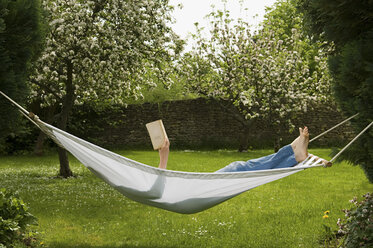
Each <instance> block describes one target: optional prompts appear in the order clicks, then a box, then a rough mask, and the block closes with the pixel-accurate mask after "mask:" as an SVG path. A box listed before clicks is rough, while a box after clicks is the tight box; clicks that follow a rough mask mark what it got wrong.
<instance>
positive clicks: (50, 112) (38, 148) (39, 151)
mask: <svg viewBox="0 0 373 248" xmlns="http://www.w3.org/2000/svg"><path fill="white" fill-rule="evenodd" d="M41 111H42V110H39V112H41ZM45 111H46V112H47V113H46V115H45V121H46V122H47V123H49V124H52V123H53V122H54V121H55V120H56V116H55V115H54V113H55V111H56V105H52V106H49V107H48V108H46V109H45ZM46 138H47V135H46V134H45V133H44V132H43V131H40V133H39V136H38V139H37V140H36V143H35V147H34V154H35V155H37V156H42V155H43V153H44V150H43V148H44V141H45V139H46Z"/></svg>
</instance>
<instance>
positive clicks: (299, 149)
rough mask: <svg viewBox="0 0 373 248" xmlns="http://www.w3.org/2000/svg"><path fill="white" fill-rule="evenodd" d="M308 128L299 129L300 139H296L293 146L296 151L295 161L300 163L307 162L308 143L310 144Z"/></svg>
mask: <svg viewBox="0 0 373 248" xmlns="http://www.w3.org/2000/svg"><path fill="white" fill-rule="evenodd" d="M309 137H310V135H309V133H308V128H307V127H304V128H303V129H302V128H299V137H298V138H296V139H295V140H294V141H293V143H294V144H293V143H291V146H292V148H293V150H294V155H295V160H296V161H297V162H298V163H299V162H302V161H303V160H305V159H306V158H307V156H308V143H309Z"/></svg>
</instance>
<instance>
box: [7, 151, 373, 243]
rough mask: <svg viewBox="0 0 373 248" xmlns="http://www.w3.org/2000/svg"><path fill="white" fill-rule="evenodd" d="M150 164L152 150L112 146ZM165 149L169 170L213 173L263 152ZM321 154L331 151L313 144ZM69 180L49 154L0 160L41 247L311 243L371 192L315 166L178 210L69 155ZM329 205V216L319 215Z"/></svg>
mask: <svg viewBox="0 0 373 248" xmlns="http://www.w3.org/2000/svg"><path fill="white" fill-rule="evenodd" d="M118 152H119V153H120V154H122V155H124V156H127V157H129V158H132V159H135V160H138V161H141V162H143V163H146V164H150V165H153V166H156V164H157V162H158V158H157V156H158V155H157V153H156V152H153V151H134V150H131V151H127V150H122V151H118ZM270 152H271V151H270V150H257V151H250V152H248V153H237V152H234V151H227V150H223V151H172V153H171V156H170V161H169V168H170V169H173V170H184V171H206V172H207V171H214V170H217V169H219V168H221V167H223V166H224V165H226V164H228V163H230V162H232V161H235V160H247V159H249V158H254V157H258V156H262V155H266V154H269V153H270ZM311 152H312V153H314V154H317V155H319V156H322V157H324V158H328V154H329V153H330V150H328V149H313V150H311ZM70 160H71V167H72V170H73V171H74V173H75V174H76V175H77V177H76V178H70V179H58V178H56V177H55V176H56V174H57V172H58V166H59V165H58V159H57V156H56V155H55V154H48V155H46V156H44V157H35V156H32V155H23V156H11V157H1V158H0V187H5V188H7V189H9V190H13V191H18V192H19V193H20V195H21V197H22V198H23V199H24V200H25V202H27V203H28V205H29V207H30V212H31V213H32V214H33V215H35V216H36V217H38V219H39V226H38V227H36V230H37V231H38V232H40V233H41V235H40V239H41V240H42V241H43V243H44V246H46V247H318V246H320V243H319V242H320V240H321V239H322V238H323V235H324V230H323V224H327V225H329V226H331V227H332V228H336V224H335V223H336V222H337V219H338V218H340V217H343V213H342V212H341V209H343V208H349V207H351V204H350V203H349V202H348V201H349V200H350V199H352V198H353V197H354V196H361V195H362V194H364V193H366V192H368V191H372V188H373V187H372V184H369V183H368V180H367V179H366V177H365V176H364V173H363V172H362V170H361V169H360V168H358V167H353V166H351V165H348V164H345V163H341V164H336V165H334V166H333V167H331V168H328V169H324V168H314V169H309V170H305V171H302V172H300V173H296V174H294V175H292V176H289V177H286V178H284V179H281V180H278V181H275V182H272V183H269V184H266V185H263V186H260V187H258V188H255V189H253V190H251V191H249V192H246V193H244V194H241V195H239V196H238V197H235V198H233V199H231V200H229V201H226V202H224V203H222V204H220V205H218V206H216V207H213V208H211V209H208V210H206V211H204V212H202V213H198V214H193V215H181V214H176V213H171V212H168V211H165V210H161V209H157V208H153V207H149V206H145V205H142V204H139V203H136V202H133V201H131V200H128V199H127V198H125V197H123V196H122V195H120V194H119V193H118V192H116V191H115V190H113V189H112V188H111V187H110V186H108V185H107V184H105V183H103V182H102V181H101V180H99V179H97V178H96V177H94V176H93V174H92V173H91V172H90V171H88V169H86V168H85V167H84V166H83V165H81V164H80V163H79V162H78V161H77V160H76V159H74V158H73V157H71V158H70ZM326 210H330V218H328V219H323V218H322V216H323V215H324V211H326Z"/></svg>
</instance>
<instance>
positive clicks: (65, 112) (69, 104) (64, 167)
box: [57, 60, 75, 178]
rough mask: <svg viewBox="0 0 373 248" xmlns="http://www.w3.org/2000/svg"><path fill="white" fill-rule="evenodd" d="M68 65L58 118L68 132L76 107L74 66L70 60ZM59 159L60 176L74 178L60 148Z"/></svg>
mask: <svg viewBox="0 0 373 248" xmlns="http://www.w3.org/2000/svg"><path fill="white" fill-rule="evenodd" d="M66 64H67V80H66V95H65V97H64V100H63V104H62V110H61V114H60V118H58V121H57V126H58V128H60V129H62V130H66V127H67V121H68V118H69V115H70V112H71V110H72V108H73V105H74V98H75V93H74V86H73V80H72V79H73V65H72V63H71V61H70V60H68V61H67V62H66ZM58 157H59V159H60V176H61V177H64V178H67V177H71V176H73V172H72V171H71V169H70V166H69V159H68V156H67V152H66V150H65V149H63V148H60V147H59V148H58Z"/></svg>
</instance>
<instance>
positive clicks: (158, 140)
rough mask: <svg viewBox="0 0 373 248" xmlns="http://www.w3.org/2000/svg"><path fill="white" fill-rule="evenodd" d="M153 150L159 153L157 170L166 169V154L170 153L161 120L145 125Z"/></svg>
mask: <svg viewBox="0 0 373 248" xmlns="http://www.w3.org/2000/svg"><path fill="white" fill-rule="evenodd" d="M146 128H147V129H148V132H149V136H150V139H151V141H152V145H153V149H154V150H158V151H159V158H160V161H159V168H162V169H166V167H167V161H168V154H169V152H170V149H169V148H170V141H169V140H168V137H167V134H166V130H165V128H164V126H163V122H162V120H157V121H153V122H150V123H147V124H146Z"/></svg>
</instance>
